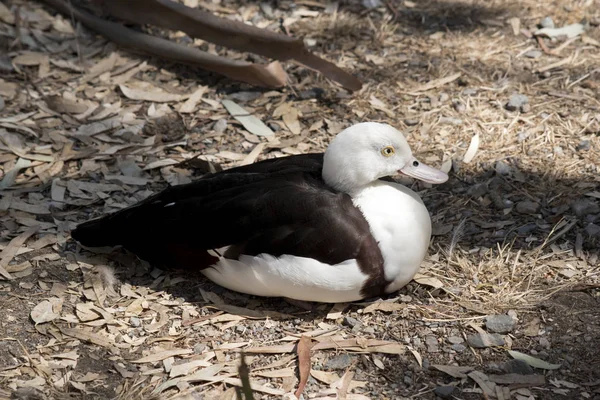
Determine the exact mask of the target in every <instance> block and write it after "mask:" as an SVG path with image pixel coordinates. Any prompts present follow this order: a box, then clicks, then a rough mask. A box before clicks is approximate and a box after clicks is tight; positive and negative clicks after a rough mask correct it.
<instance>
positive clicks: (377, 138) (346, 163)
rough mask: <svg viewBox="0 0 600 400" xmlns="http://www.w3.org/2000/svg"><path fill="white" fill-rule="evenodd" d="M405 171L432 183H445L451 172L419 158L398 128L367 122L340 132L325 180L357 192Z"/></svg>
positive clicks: (331, 147)
mask: <svg viewBox="0 0 600 400" xmlns="http://www.w3.org/2000/svg"><path fill="white" fill-rule="evenodd" d="M398 173H400V174H404V175H408V176H410V177H413V178H416V179H420V180H422V181H425V182H429V183H444V182H446V181H447V180H448V175H447V174H446V173H444V172H442V171H440V170H438V169H435V168H432V167H429V166H427V165H425V164H423V163H421V162H420V161H418V160H417V159H416V158H415V157H414V156H413V155H412V151H411V149H410V146H409V145H408V142H407V141H406V139H405V138H404V135H402V133H401V132H400V131H398V130H397V129H395V128H393V127H392V126H390V125H387V124H381V123H377V122H363V123H359V124H356V125H353V126H351V127H349V128H347V129H345V130H343V131H342V132H340V133H339V134H338V135H337V136H336V137H335V138H334V139H333V140H332V141H331V143H330V144H329V147H328V148H327V151H326V152H325V158H324V162H323V180H324V181H325V183H327V184H328V185H329V186H331V187H332V188H334V189H336V190H338V191H341V192H345V193H353V192H355V191H357V190H360V189H361V188H364V187H366V186H367V185H369V184H371V183H372V182H374V181H376V180H378V179H380V178H383V177H386V176H392V175H396V174H398Z"/></svg>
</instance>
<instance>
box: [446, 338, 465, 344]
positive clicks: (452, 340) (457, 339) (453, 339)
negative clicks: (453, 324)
mask: <svg viewBox="0 0 600 400" xmlns="http://www.w3.org/2000/svg"><path fill="white" fill-rule="evenodd" d="M446 340H448V342H449V343H452V344H458V343H463V342H464V340H463V338H461V337H460V336H450V337H448V339H446Z"/></svg>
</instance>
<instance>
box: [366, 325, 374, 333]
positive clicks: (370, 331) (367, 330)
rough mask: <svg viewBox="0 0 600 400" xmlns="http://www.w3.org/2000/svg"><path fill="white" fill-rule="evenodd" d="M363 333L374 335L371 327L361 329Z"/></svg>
mask: <svg viewBox="0 0 600 400" xmlns="http://www.w3.org/2000/svg"><path fill="white" fill-rule="evenodd" d="M363 332H364V333H371V334H373V333H375V329H374V328H373V327H371V326H367V327H366V328H365V329H363Z"/></svg>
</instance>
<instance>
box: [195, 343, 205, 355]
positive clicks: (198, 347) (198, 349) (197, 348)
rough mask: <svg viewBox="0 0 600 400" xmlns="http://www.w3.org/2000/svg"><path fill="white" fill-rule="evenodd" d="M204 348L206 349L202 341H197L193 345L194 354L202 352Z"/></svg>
mask: <svg viewBox="0 0 600 400" xmlns="http://www.w3.org/2000/svg"><path fill="white" fill-rule="evenodd" d="M204 350H206V345H205V344H204V343H198V344H196V345H195V346H194V353H195V354H202V352H203V351H204Z"/></svg>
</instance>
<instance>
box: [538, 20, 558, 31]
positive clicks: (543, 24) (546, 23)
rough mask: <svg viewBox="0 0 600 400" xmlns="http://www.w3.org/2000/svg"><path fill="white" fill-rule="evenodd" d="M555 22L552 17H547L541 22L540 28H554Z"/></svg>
mask: <svg viewBox="0 0 600 400" xmlns="http://www.w3.org/2000/svg"><path fill="white" fill-rule="evenodd" d="M554 26H555V25H554V20H553V19H552V18H551V17H545V18H543V19H542V20H541V21H540V28H551V29H552V28H554Z"/></svg>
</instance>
